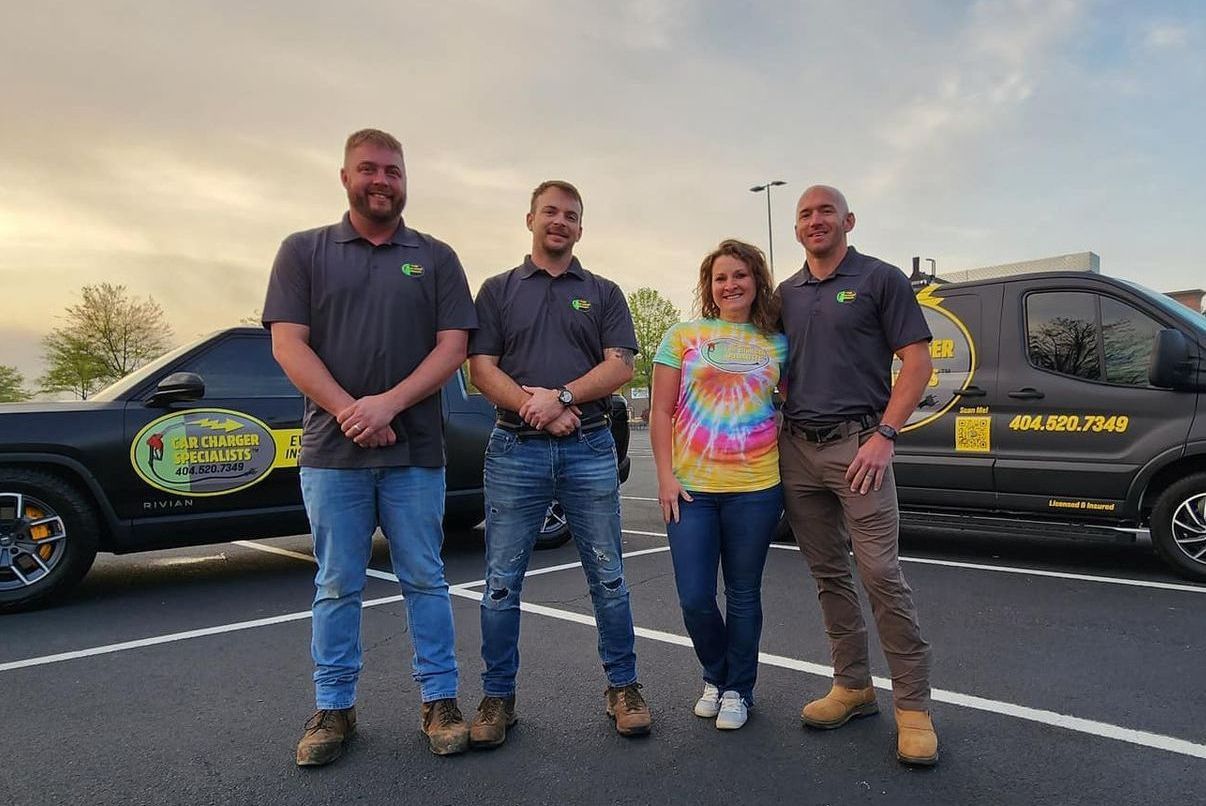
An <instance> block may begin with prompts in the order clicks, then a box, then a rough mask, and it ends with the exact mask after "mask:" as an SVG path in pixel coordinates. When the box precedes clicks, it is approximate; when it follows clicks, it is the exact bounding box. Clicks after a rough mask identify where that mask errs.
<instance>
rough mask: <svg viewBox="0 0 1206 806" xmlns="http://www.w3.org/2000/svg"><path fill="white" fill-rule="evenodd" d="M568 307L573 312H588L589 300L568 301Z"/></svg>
mask: <svg viewBox="0 0 1206 806" xmlns="http://www.w3.org/2000/svg"><path fill="white" fill-rule="evenodd" d="M570 307H571V308H573V309H574V310H575V311H589V310H590V300H585V299H572V300H570Z"/></svg>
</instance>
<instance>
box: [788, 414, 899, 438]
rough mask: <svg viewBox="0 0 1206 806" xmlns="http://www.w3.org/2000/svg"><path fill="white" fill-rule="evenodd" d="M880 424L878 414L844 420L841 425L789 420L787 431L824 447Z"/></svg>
mask: <svg viewBox="0 0 1206 806" xmlns="http://www.w3.org/2000/svg"><path fill="white" fill-rule="evenodd" d="M878 424H879V415H878V414H863V415H860V416H859V417H857V418H855V419H851V420H843V421H842V422H840V423H808V422H796V421H791V420H789V421H788V423H787V429H788V431H790V432H791V433H792V434H796V435H797V436H801V437H804V439H805V440H807V441H808V442H815V443H816V444H817V445H824V444H825V443H826V442H834V441H836V440H839V439H845V438H846V437H848V436H850V435H851V434H857V433H858V432H860V431H865V430H867V429H868V428H874V427H875V426H876V425H878Z"/></svg>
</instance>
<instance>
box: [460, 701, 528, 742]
mask: <svg viewBox="0 0 1206 806" xmlns="http://www.w3.org/2000/svg"><path fill="white" fill-rule="evenodd" d="M518 721H519V717H517V716H516V715H515V695H513V694H512V695H511V696H510V697H489V696H487V697H482V701H481V702H480V703H478V705H477V716H475V717H473V724H472V725H470V726H469V741H470V742H471V743H472V744H473V746H474V747H483V748H485V747H498V746H499V745H500V744H502V743H503V742H505V741H506V740H507V728H509V727H511V726H512V725H514V724H515V723H516V722H518Z"/></svg>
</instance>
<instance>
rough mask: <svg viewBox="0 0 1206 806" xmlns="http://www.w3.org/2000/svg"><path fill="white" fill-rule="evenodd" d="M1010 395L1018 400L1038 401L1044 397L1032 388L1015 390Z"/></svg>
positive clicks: (1026, 387) (1025, 387)
mask: <svg viewBox="0 0 1206 806" xmlns="http://www.w3.org/2000/svg"><path fill="white" fill-rule="evenodd" d="M1008 395H1009V396H1010V397H1016V398H1017V399H1018V400H1038V399H1039V398H1041V397H1043V393H1042V392H1040V391H1039V390H1037V389H1035V388H1034V387H1032V386H1023V387H1022V388H1021V389H1014V390H1013V391H1012V392H1009V393H1008Z"/></svg>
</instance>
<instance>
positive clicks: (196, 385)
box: [147, 372, 205, 406]
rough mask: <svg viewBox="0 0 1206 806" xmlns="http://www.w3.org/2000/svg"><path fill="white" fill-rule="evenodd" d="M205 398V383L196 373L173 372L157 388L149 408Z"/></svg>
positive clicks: (148, 402)
mask: <svg viewBox="0 0 1206 806" xmlns="http://www.w3.org/2000/svg"><path fill="white" fill-rule="evenodd" d="M203 397H205V381H204V380H203V379H202V378H201V376H200V375H198V374H197V373H195V372H173V373H172V374H171V375H168V376H167V377H166V378H164V379H163V380H161V381H160V382H159V384H158V385H157V386H156V387H155V394H153V395H151V399H150V400H148V401H147V405H148V406H164V405H167V404H168V403H175V402H178V401H187V400H200V399H201V398H203Z"/></svg>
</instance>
